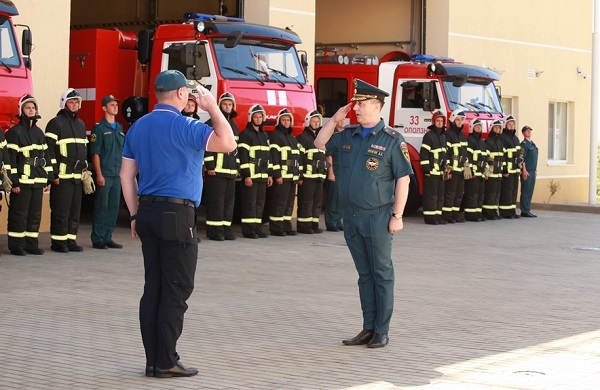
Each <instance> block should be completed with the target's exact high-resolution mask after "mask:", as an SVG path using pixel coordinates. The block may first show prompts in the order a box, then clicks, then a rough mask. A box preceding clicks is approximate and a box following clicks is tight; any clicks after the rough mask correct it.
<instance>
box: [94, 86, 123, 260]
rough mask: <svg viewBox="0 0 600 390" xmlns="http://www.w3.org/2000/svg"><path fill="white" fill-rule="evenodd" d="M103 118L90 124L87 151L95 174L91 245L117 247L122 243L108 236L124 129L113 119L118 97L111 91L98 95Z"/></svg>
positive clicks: (117, 197)
mask: <svg viewBox="0 0 600 390" xmlns="http://www.w3.org/2000/svg"><path fill="white" fill-rule="evenodd" d="M101 104H102V110H104V118H102V120H101V121H100V122H98V123H96V125H94V127H93V128H92V134H91V136H90V140H91V145H90V153H91V156H92V165H93V167H94V173H95V174H96V188H97V191H96V197H95V199H94V211H93V223H92V234H91V240H92V247H94V248H96V249H107V248H113V249H115V248H116V249H120V248H123V245H121V244H117V243H116V242H114V241H113V239H112V234H113V232H114V231H115V227H116V226H117V218H118V217H119V208H120V205H121V178H120V177H119V173H120V172H121V161H122V159H123V146H124V145H125V133H124V132H123V126H121V124H120V123H119V122H117V121H116V119H115V118H116V115H117V113H118V112H119V99H117V98H115V97H114V96H113V95H108V96H105V97H104V98H103V99H102V103H101Z"/></svg>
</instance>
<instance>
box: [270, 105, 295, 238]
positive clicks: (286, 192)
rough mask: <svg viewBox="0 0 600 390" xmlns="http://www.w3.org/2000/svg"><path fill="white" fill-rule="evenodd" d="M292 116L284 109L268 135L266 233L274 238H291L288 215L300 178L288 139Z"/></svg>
mask: <svg viewBox="0 0 600 390" xmlns="http://www.w3.org/2000/svg"><path fill="white" fill-rule="evenodd" d="M293 125H294V116H293V115H292V112H291V111H290V110H288V109H287V108H283V109H281V110H280V111H279V113H278V114H277V126H275V130H274V131H272V132H271V133H269V144H270V145H271V161H272V162H273V169H272V174H273V186H272V187H271V188H270V194H269V230H270V231H271V234H272V235H274V236H280V237H284V236H295V235H296V231H295V230H293V229H292V213H293V209H294V199H295V197H296V183H297V182H298V179H299V178H300V147H299V144H298V141H297V140H296V138H294V136H293V135H292V130H293V127H292V126H293Z"/></svg>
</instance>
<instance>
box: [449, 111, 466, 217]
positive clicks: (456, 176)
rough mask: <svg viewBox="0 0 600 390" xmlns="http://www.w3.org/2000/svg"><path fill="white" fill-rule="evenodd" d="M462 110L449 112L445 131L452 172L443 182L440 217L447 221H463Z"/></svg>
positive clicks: (464, 155)
mask: <svg viewBox="0 0 600 390" xmlns="http://www.w3.org/2000/svg"><path fill="white" fill-rule="evenodd" d="M466 117H467V116H466V115H465V113H464V111H463V110H460V109H457V110H454V111H452V114H450V126H449V127H448V131H446V134H445V135H446V142H447V147H448V156H449V160H450V166H451V167H452V174H451V175H450V178H449V179H448V180H446V182H445V183H444V207H443V208H442V217H443V218H444V219H445V220H446V222H448V223H454V222H464V221H465V217H464V215H463V213H462V212H461V211H460V205H461V203H462V198H463V194H464V192H465V179H464V176H463V175H464V169H465V163H468V161H469V160H468V159H467V137H466V136H465V133H463V130H462V129H463V125H464V123H465V118H466Z"/></svg>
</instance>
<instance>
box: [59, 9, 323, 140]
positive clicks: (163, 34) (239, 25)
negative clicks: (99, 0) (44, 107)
mask: <svg viewBox="0 0 600 390" xmlns="http://www.w3.org/2000/svg"><path fill="white" fill-rule="evenodd" d="M184 19H185V22H184V23H181V24H164V25H159V26H157V27H156V28H155V29H152V30H142V31H140V32H139V33H138V34H137V35H136V34H135V33H132V32H124V31H119V30H116V29H113V30H107V29H84V30H73V31H71V43H70V62H69V86H70V87H73V88H75V89H77V90H78V91H79V93H80V94H81V95H82V97H83V100H84V103H83V105H82V108H81V110H80V117H81V118H82V119H83V121H84V122H85V124H86V125H87V127H88V128H91V127H92V126H93V124H94V123H96V122H97V121H98V120H99V119H100V118H102V116H103V112H102V109H101V107H100V103H99V101H100V99H102V97H103V96H105V95H108V94H112V95H114V96H115V97H117V98H118V99H120V100H121V103H122V106H121V112H122V114H123V115H124V116H125V118H126V120H127V122H129V123H132V122H134V121H135V120H136V119H138V118H140V117H141V116H142V115H144V114H145V113H146V112H148V109H152V107H153V106H154V104H155V103H156V97H155V95H154V88H153V86H154V79H155V78H156V75H157V74H158V73H159V72H161V71H163V70H166V69H177V70H180V71H181V72H182V73H183V74H185V75H186V77H187V78H188V79H191V80H197V81H199V82H200V83H201V84H203V85H204V86H206V88H208V89H209V90H210V91H211V93H212V94H213V95H214V96H215V97H217V98H218V97H219V95H220V94H222V93H223V92H230V93H232V94H233V95H234V96H235V99H236V111H237V112H238V117H237V125H238V127H239V128H240V129H243V128H245V127H246V123H247V121H248V114H247V112H248V109H249V108H250V106H251V105H252V104H254V103H259V104H261V105H262V106H263V107H264V108H265V110H266V112H267V121H266V124H265V128H266V129H267V130H271V129H272V128H273V127H274V125H275V121H276V118H277V113H278V112H279V110H281V109H282V108H284V107H287V108H289V109H290V110H291V111H292V112H293V114H294V133H295V134H298V133H300V132H301V131H302V127H303V124H304V117H305V115H306V113H307V112H308V111H310V110H313V109H315V107H316V101H315V96H314V90H313V87H312V86H311V85H309V83H308V81H307V79H306V73H305V67H306V55H302V56H299V55H298V52H297V51H296V47H295V45H297V44H299V43H301V40H300V38H299V37H298V35H296V34H295V33H294V32H293V31H290V30H284V29H279V28H275V27H268V26H261V25H255V24H250V23H246V22H245V21H244V20H243V19H239V18H228V17H223V16H215V15H204V14H197V13H188V14H186V15H185V16H184ZM199 115H200V117H201V118H200V119H201V120H207V119H208V115H207V114H206V113H199Z"/></svg>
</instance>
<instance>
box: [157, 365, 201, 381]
mask: <svg viewBox="0 0 600 390" xmlns="http://www.w3.org/2000/svg"><path fill="white" fill-rule="evenodd" d="M196 374H198V370H197V369H195V368H186V367H185V366H184V365H183V363H181V362H180V361H178V362H177V363H175V365H174V366H173V367H171V368H167V369H162V368H158V367H155V368H154V377H155V378H171V377H173V376H194V375H196Z"/></svg>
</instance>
